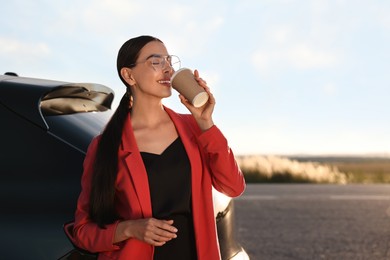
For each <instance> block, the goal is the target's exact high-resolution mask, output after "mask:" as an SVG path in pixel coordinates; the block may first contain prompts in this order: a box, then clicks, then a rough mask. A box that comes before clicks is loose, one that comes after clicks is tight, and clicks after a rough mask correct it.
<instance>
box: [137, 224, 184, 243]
mask: <svg viewBox="0 0 390 260" xmlns="http://www.w3.org/2000/svg"><path fill="white" fill-rule="evenodd" d="M142 222H143V224H142V225H143V226H144V228H143V230H144V231H141V233H142V234H141V235H140V239H141V240H143V241H145V242H147V243H149V244H151V245H154V246H162V245H164V244H165V243H166V242H167V241H169V240H172V239H174V238H176V237H177V235H176V232H177V231H178V230H177V228H175V227H174V226H173V225H172V224H173V220H159V219H154V218H150V219H146V220H144V221H142Z"/></svg>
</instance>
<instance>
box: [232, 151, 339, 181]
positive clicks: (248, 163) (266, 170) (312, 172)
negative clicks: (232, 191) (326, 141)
mask: <svg viewBox="0 0 390 260" xmlns="http://www.w3.org/2000/svg"><path fill="white" fill-rule="evenodd" d="M237 162H238V164H239V165H240V167H241V169H242V171H243V172H244V175H245V179H246V181H247V182H266V183H267V182H268V183H269V182H284V183H290V182H299V183H340V184H345V183H347V175H346V174H345V173H343V172H340V171H339V170H338V169H337V167H334V166H329V165H325V164H320V163H317V162H299V161H297V160H292V159H289V158H286V157H280V156H261V155H253V156H238V157H237Z"/></svg>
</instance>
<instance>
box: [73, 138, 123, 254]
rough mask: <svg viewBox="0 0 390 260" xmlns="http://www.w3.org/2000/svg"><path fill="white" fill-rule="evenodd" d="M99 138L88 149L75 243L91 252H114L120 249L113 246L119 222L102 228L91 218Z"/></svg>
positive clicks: (75, 230)
mask: <svg viewBox="0 0 390 260" xmlns="http://www.w3.org/2000/svg"><path fill="white" fill-rule="evenodd" d="M97 144H98V137H97V138H94V139H93V140H92V142H91V144H90V146H89V148H88V151H87V154H86V157H85V159H84V164H83V166H84V172H83V176H82V178H81V193H80V196H79V199H78V201H77V209H76V213H75V224H74V228H73V236H74V237H73V240H74V241H73V242H74V243H75V244H76V245H77V246H78V247H80V248H83V249H86V250H88V251H90V252H103V251H113V250H118V249H120V248H119V246H118V245H116V244H113V239H114V235H115V230H116V226H117V224H118V222H119V221H118V222H115V223H113V224H109V225H106V228H105V229H102V228H100V227H99V226H98V225H97V224H96V223H94V222H92V221H91V219H90V218H89V197H90V192H91V181H92V175H93V161H94V158H95V154H96V149H97Z"/></svg>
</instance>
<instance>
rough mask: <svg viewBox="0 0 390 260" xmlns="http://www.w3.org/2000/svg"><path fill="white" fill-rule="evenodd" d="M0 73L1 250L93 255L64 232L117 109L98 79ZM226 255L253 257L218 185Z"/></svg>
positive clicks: (40, 255) (12, 255) (18, 255)
mask: <svg viewBox="0 0 390 260" xmlns="http://www.w3.org/2000/svg"><path fill="white" fill-rule="evenodd" d="M7 74H8V75H0V119H1V127H0V144H1V148H0V149H1V155H0V172H1V173H0V223H1V226H2V227H1V232H0V248H1V250H0V258H1V259H83V257H84V258H85V259H90V258H93V255H92V256H89V255H88V254H85V253H87V252H83V251H82V250H78V249H77V248H75V247H74V246H73V245H72V244H71V242H70V240H69V239H68V238H67V236H66V235H65V232H64V228H63V226H64V224H65V223H67V222H69V221H71V220H72V219H73V218H74V212H75V206H76V203H77V198H78V195H79V193H80V188H81V187H80V180H81V175H82V163H83V160H84V157H85V153H86V151H87V147H88V145H89V143H90V142H91V140H92V138H93V137H94V136H96V135H97V134H99V133H100V132H101V131H102V129H103V127H104V126H105V124H106V123H107V121H108V120H109V118H110V117H111V115H112V113H113V111H112V110H111V104H112V101H113V98H114V93H113V91H112V90H111V89H110V88H108V87H105V86H103V85H100V84H91V83H69V82H62V81H53V80H44V79H33V78H24V77H18V76H17V75H16V74H9V73H7ZM214 204H215V208H216V219H217V227H218V236H219V239H220V245H221V254H222V257H223V259H248V255H247V254H246V253H245V251H244V249H242V247H241V246H240V245H239V244H238V243H237V241H236V239H235V237H234V233H235V232H234V206H233V201H232V200H231V199H230V198H227V197H226V196H224V195H222V194H220V193H218V192H215V203H214Z"/></svg>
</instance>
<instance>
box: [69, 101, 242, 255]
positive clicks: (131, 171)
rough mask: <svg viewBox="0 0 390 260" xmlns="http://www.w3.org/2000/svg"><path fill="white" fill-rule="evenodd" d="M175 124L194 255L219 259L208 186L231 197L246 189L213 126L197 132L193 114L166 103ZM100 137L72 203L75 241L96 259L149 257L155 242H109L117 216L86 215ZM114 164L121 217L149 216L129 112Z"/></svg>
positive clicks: (89, 154) (144, 179)
mask: <svg viewBox="0 0 390 260" xmlns="http://www.w3.org/2000/svg"><path fill="white" fill-rule="evenodd" d="M165 110H166V112H167V113H168V114H169V116H170V117H171V119H172V121H173V123H174V124H175V126H176V129H177V131H178V134H179V136H180V138H181V139H182V142H183V144H184V147H185V149H186V151H187V154H188V157H189V160H190V163H191V172H192V177H191V178H192V205H193V206H192V207H193V209H192V212H193V220H194V229H195V240H196V248H197V254H198V259H201V260H203V259H204V260H214V259H220V252H219V244H218V239H217V232H216V224H215V218H214V209H213V200H212V186H214V187H215V188H216V189H217V190H218V191H220V192H222V193H224V194H226V195H228V196H230V197H236V196H239V195H240V194H242V192H243V191H244V189H245V181H244V177H243V174H242V172H241V170H240V169H239V167H238V165H237V163H236V161H235V159H234V155H233V153H232V151H231V149H230V148H229V146H228V143H227V140H226V138H225V137H224V136H223V134H222V133H221V132H220V130H219V129H218V128H217V127H216V126H213V127H212V128H210V129H209V130H207V131H205V132H202V131H201V130H200V128H199V127H198V125H197V123H196V121H195V119H194V118H193V116H192V115H184V114H177V113H175V112H173V111H172V110H170V109H168V108H165ZM98 140H99V138H95V139H94V140H93V141H92V143H91V144H90V146H89V148H88V152H87V155H86V158H85V161H84V173H83V177H82V180H81V185H82V191H81V194H80V197H79V199H78V203H77V210H76V214H75V225H74V243H75V244H76V245H77V246H79V247H81V248H84V249H87V250H88V251H91V252H100V254H99V259H137V260H138V259H141V260H142V259H148V260H149V259H150V260H151V259H153V252H154V247H153V246H151V245H149V244H147V243H144V242H142V241H140V240H137V239H133V238H130V239H128V240H126V241H123V242H121V243H118V244H113V238H114V234H115V229H116V226H117V224H118V222H116V223H113V224H110V225H107V226H106V229H101V228H99V227H98V226H97V225H96V224H95V223H93V222H91V220H90V219H89V217H88V202H89V194H90V190H91V178H92V164H93V160H94V157H95V153H96V148H97V144H98ZM118 157H119V158H118V160H119V163H118V164H119V169H118V175H117V180H116V196H117V200H116V201H117V202H116V208H117V210H118V213H119V214H120V216H121V217H123V219H139V218H149V217H152V206H151V199H150V193H149V186H148V177H147V173H146V170H145V167H144V164H143V161H142V157H141V155H140V152H139V150H138V147H137V144H136V140H135V138H134V134H133V129H132V125H131V119H130V116H129V118H128V119H127V120H126V122H125V127H124V131H123V135H122V143H121V146H120V148H119V151H118Z"/></svg>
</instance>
